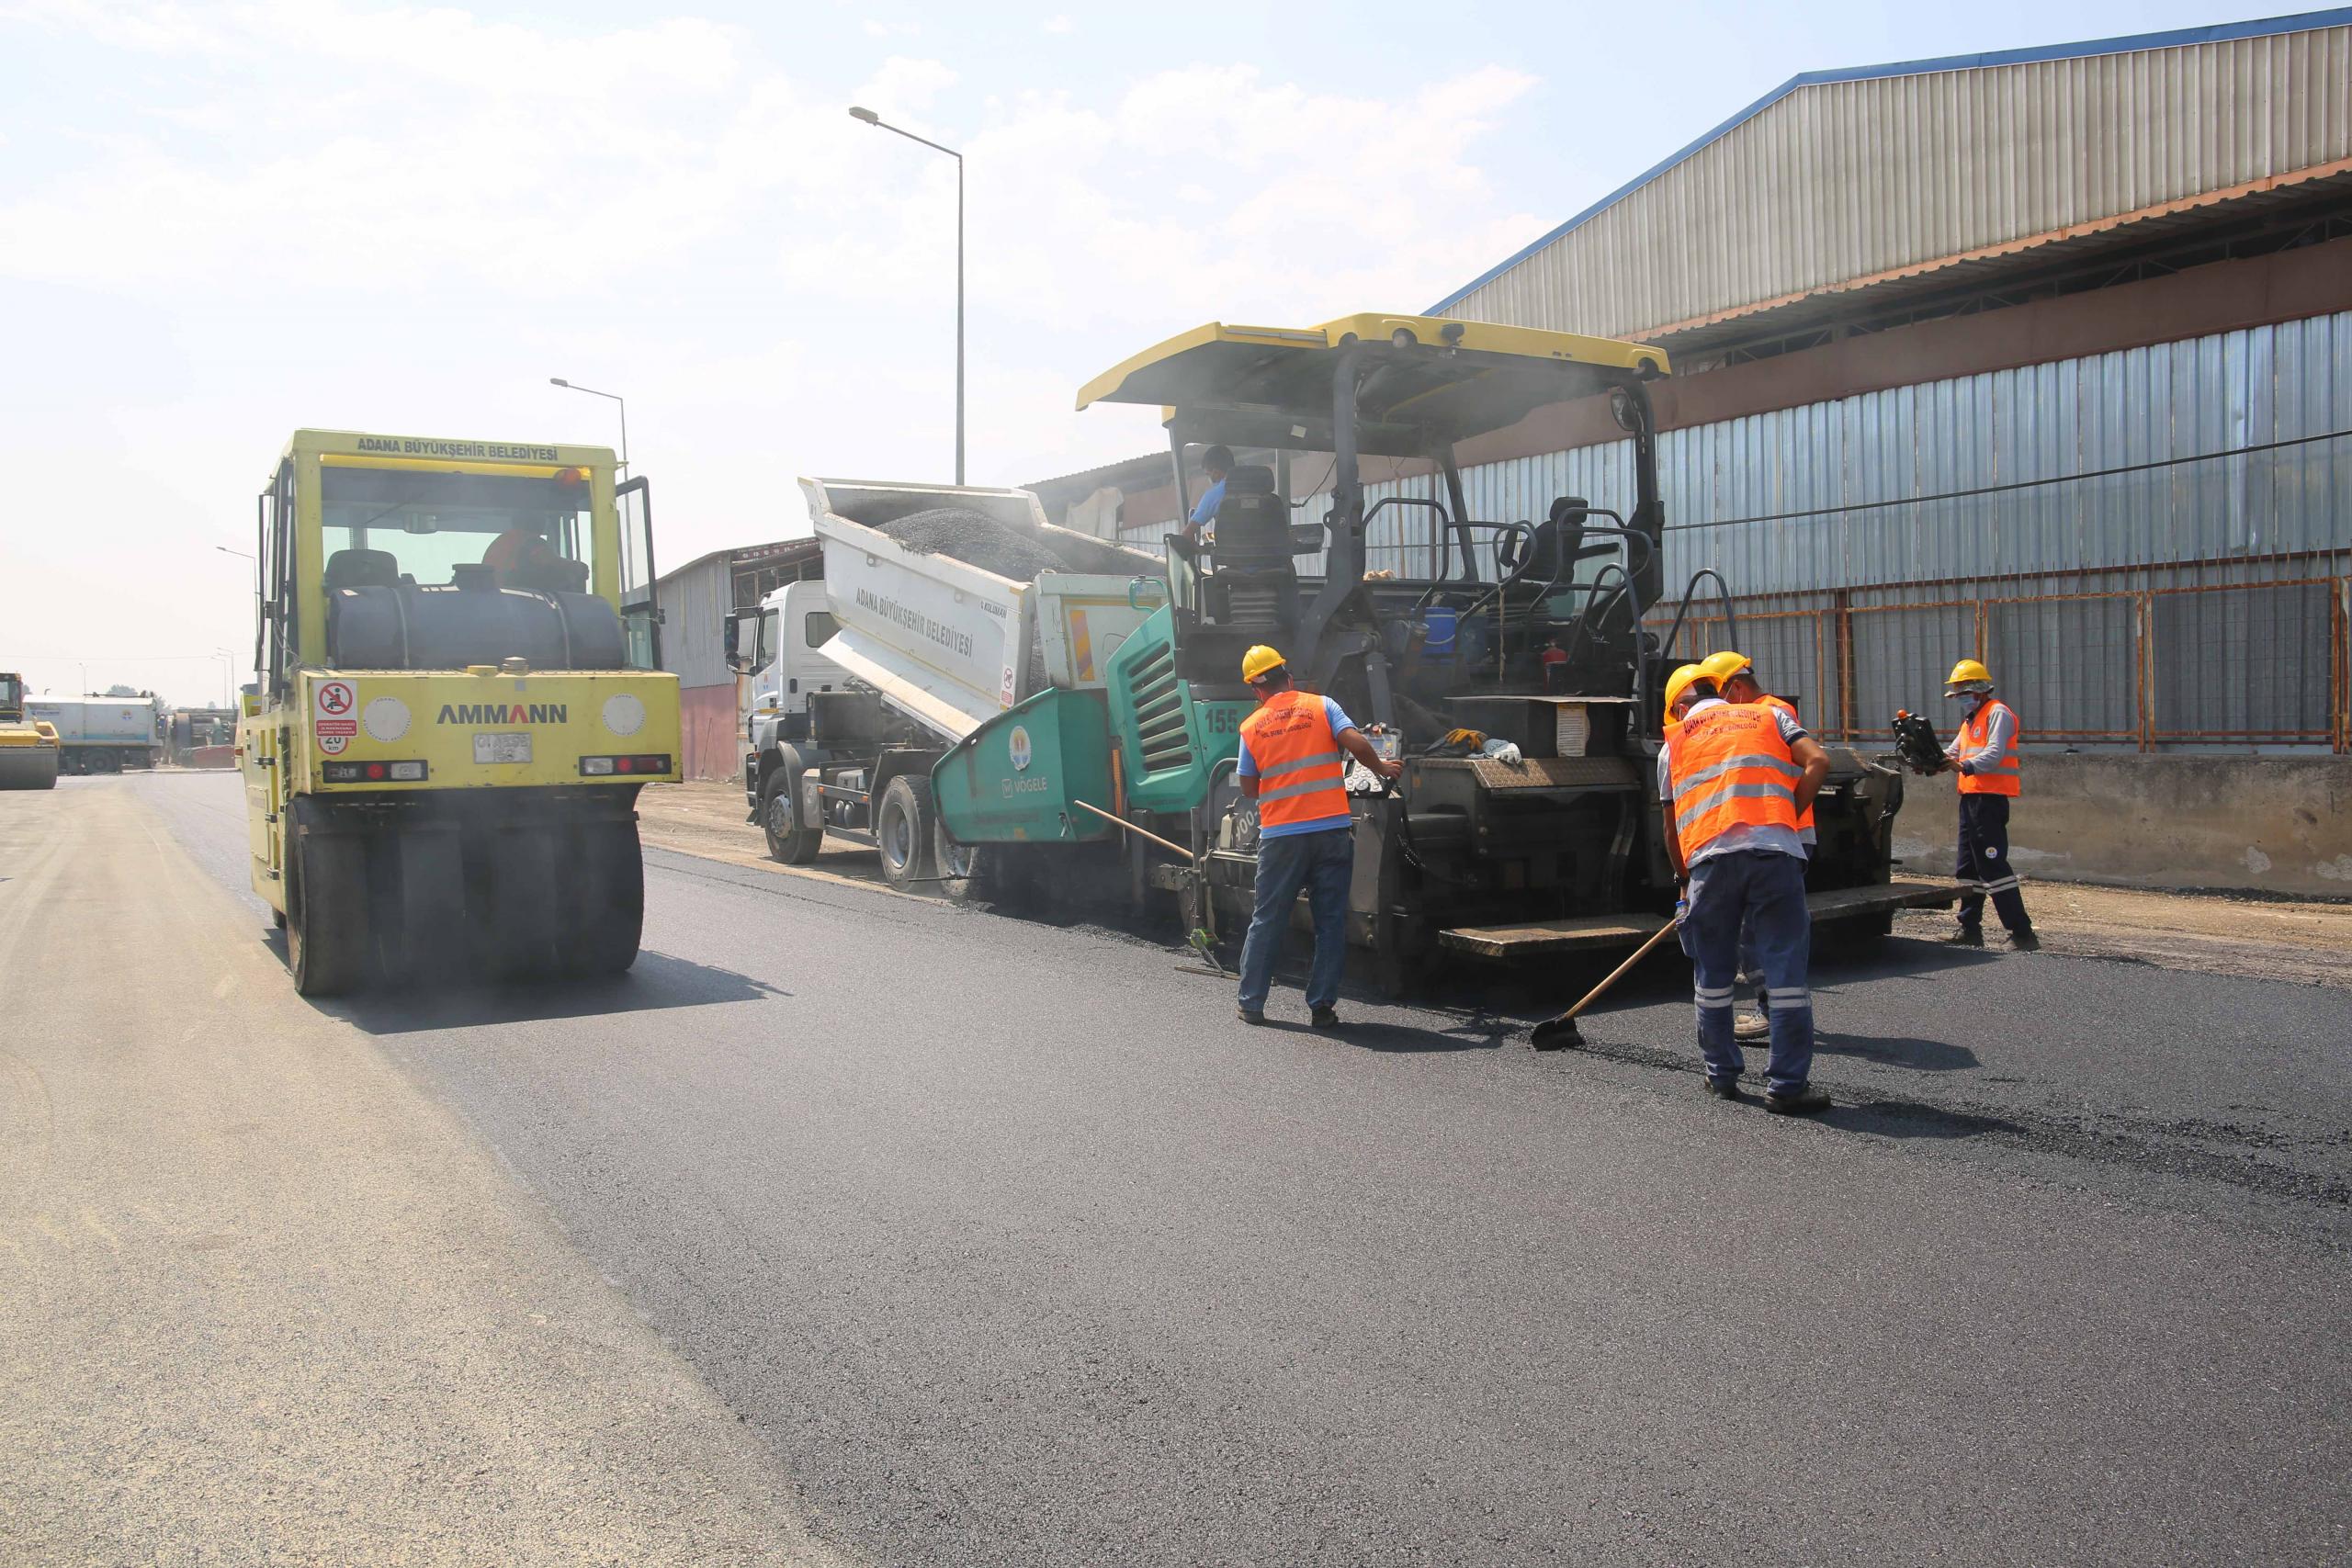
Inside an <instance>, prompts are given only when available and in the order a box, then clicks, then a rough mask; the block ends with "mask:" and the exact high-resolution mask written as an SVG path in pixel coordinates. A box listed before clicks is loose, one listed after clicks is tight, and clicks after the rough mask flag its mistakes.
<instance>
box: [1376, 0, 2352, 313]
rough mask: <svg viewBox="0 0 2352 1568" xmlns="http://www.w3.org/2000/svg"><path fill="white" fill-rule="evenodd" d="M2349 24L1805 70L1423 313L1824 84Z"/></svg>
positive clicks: (2297, 21) (2221, 30)
mask: <svg viewBox="0 0 2352 1568" xmlns="http://www.w3.org/2000/svg"><path fill="white" fill-rule="evenodd" d="M2348 24H2352V6H2338V7H2336V8H2335V9H2333V10H2327V11H2302V12H2298V13H2296V14H2294V15H2292V16H2286V17H2258V18H2256V20H2253V21H2246V22H2216V23H2213V24H2212V25H2211V26H2209V27H2202V28H2174V29H2173V30H2172V31H2170V32H2162V33H2134V34H2131V35H2130V36H2128V37H2123V38H2105V39H2088V40H2086V41H2085V42H2082V43H2055V44H2044V45H2042V46H2041V47H2040V48H2036V49H2002V50H1994V51H1990V52H1987V53H1984V54H1950V55H1946V56H1944V57H1943V58H1942V59H1940V60H1902V61H1896V62H1893V63H1891V64H1886V65H1857V66H1852V67H1849V68H1848V69H1846V70H1842V71H1806V72H1804V73H1800V74H1798V75H1794V76H1792V77H1790V78H1789V79H1788V80H1787V81H1785V82H1783V83H1781V85H1779V86H1777V87H1775V88H1773V89H1772V90H1771V91H1770V92H1769V93H1767V94H1765V95H1764V96H1762V97H1760V98H1758V99H1757V100H1756V101H1755V102H1754V103H1752V104H1750V105H1748V106H1747V107H1746V108H1744V109H1741V110H1740V111H1739V112H1738V113H1737V114H1736V115H1733V116H1732V117H1731V118H1729V119H1727V120H1725V121H1724V122H1723V123H1722V124H1721V125H1718V126H1716V127H1715V128H1714V129H1713V130H1710V131H1708V132H1707V133H1706V134H1705V135H1703V136H1702V137H1700V138H1699V139H1698V140H1697V141H1693V142H1691V144H1690V145H1689V146H1687V147H1685V148H1683V149H1682V150H1681V151H1679V152H1672V153H1669V154H1668V156H1666V157H1665V158H1664V159H1662V160H1660V161H1659V162H1657V163H1656V164H1651V165H1650V166H1649V167H1648V168H1646V169H1645V170H1643V171H1642V172H1641V173H1640V174H1638V175H1634V177H1633V178H1632V179H1630V180H1627V181H1626V182H1625V183H1624V184H1623V185H1622V186H1618V187H1617V188H1616V189H1615V190H1612V191H1611V192H1610V193H1609V194H1608V195H1607V196H1604V197H1601V198H1600V200H1599V201H1596V202H1594V203H1593V204H1592V205H1591V206H1590V207H1588V208H1586V209H1584V210H1583V211H1582V212H1579V213H1577V215H1576V216H1575V217H1574V218H1571V219H1569V220H1567V221H1566V222H1565V223H1563V224H1561V225H1560V226H1559V227H1558V228H1556V229H1555V230H1553V231H1551V232H1550V233H1548V234H1545V235H1544V237H1543V238H1541V239H1539V240H1535V241H1532V242H1531V243H1528V244H1527V245H1525V246H1523V247H1521V249H1520V250H1519V251H1517V252H1515V253H1514V254H1511V255H1510V256H1508V257H1506V258H1504V259H1503V260H1502V261H1499V262H1498V263H1496V264H1495V265H1493V266H1490V267H1488V268H1487V270H1486V271H1485V272H1482V273H1480V274H1479V275H1478V276H1476V277H1474V278H1472V279H1471V280H1470V281H1469V282H1467V283H1465V284H1464V285H1463V286H1462V287H1461V288H1457V289H1455V290H1454V291H1453V293H1451V294H1449V295H1447V296H1446V297H1445V298H1444V299H1441V300H1439V301H1438V302H1437V303H1436V304H1434V305H1432V306H1430V308H1429V309H1428V310H1424V311H1422V312H1421V314H1423V315H1425V316H1437V315H1442V314H1444V313H1445V312H1446V311H1447V310H1452V309H1453V307H1454V306H1456V305H1458V304H1460V303H1461V302H1462V301H1463V300H1464V299H1466V298H1467V297H1469V296H1470V295H1472V294H1475V293H1476V292H1477V291H1478V290H1479V289H1481V288H1485V287H1486V286H1487V284H1489V283H1492V282H1493V281H1494V280H1495V279H1496V278H1498V277H1500V276H1502V275H1503V274H1505V273H1507V272H1509V271H1510V269H1511V268H1513V267H1515V266H1517V265H1519V264H1520V263H1521V262H1523V261H1525V260H1526V259H1527V258H1528V257H1530V256H1532V255H1533V254H1535V253H1536V252H1538V251H1540V250H1543V249H1544V248H1545V247H1546V246H1548V245H1550V244H1552V243H1554V242H1555V241H1556V240H1558V239H1559V238H1560V237H1561V236H1562V235H1564V234H1568V233H1571V232H1573V231H1576V230H1577V229H1580V228H1582V227H1584V225H1585V224H1587V223H1589V222H1590V221H1591V220H1593V219H1594V218H1596V217H1598V216H1600V214H1601V213H1603V212H1605V211H1607V210H1608V209H1610V208H1611V207H1614V206H1615V205H1616V204H1617V203H1619V202H1620V201H1623V200H1624V199H1625V197H1629V196H1631V195H1633V194H1634V192H1635V191H1637V190H1639V189H1641V188H1642V186H1645V185H1647V184H1649V183H1650V182H1651V181H1652V180H1654V179H1656V178H1657V177H1658V175H1662V174H1664V173H1666V171H1667V170H1668V169H1670V168H1672V167H1674V166H1675V165H1676V164H1679V163H1681V162H1682V161H1683V160H1684V159H1686V158H1688V157H1690V156H1691V154H1692V153H1694V152H1698V151H1699V150H1700V149H1701V148H1702V147H1705V146H1706V145H1708V144H1709V143H1710V142H1713V141H1717V140H1718V139H1720V138H1722V137H1724V136H1726V135H1728V134H1730V133H1731V132H1732V131H1734V130H1738V129H1739V128H1740V127H1741V126H1742V125H1745V124H1746V123H1747V121H1749V120H1751V119H1754V118H1756V117H1757V116H1758V115H1759V114H1762V113H1763V112H1764V111H1765V110H1766V109H1769V108H1770V107H1772V106H1773V105H1774V104H1777V103H1779V102H1780V101H1781V99H1782V98H1785V97H1787V96H1789V95H1790V94H1791V93H1793V92H1796V91H1797V90H1799V89H1800V88H1804V87H1820V86H1827V85H1832V84H1835V83H1839V82H1869V81H1873V80H1876V79H1879V78H1881V77H1887V76H1924V75H1927V74H1928V73H1931V72H1937V71H1981V70H1984V69H1985V68H1986V67H1989V66H1996V65H2033V64H2038V63H2040V62H2043V61H2048V60H2082V59H2086V58H2088V57H2089V56H2092V55H2096V54H2130V53H2132V52H2134V51H2139V50H2143V49H2177V48H2179V47H2181V46H2182V45H2184V44H2199V43H2228V42H2230V41H2232V40H2233V39H2242V38H2268V37H2271V36H2274V35H2276V34H2278V33H2303V32H2316V31H2317V30H2319V29H2320V28H2336V27H2344V26H2346V25H2348Z"/></svg>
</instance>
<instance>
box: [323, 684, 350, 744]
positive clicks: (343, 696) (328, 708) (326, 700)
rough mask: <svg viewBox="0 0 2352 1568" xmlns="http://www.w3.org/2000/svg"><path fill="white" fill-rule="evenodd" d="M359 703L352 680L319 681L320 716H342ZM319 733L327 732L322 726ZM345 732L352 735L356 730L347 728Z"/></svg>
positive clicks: (326, 717)
mask: <svg viewBox="0 0 2352 1568" xmlns="http://www.w3.org/2000/svg"><path fill="white" fill-rule="evenodd" d="M358 705H359V694H358V693H357V692H356V691H354V690H353V689H352V685H351V682H348V681H322V682H319V694H318V706H319V717H320V718H322V719H330V718H342V717H344V716H345V715H347V714H349V713H350V712H351V711H352V710H353V709H354V708H356V707H357V706H358ZM319 733H320V734H322V735H323V734H325V733H326V730H325V728H323V727H322V728H321V729H320V731H319ZM344 733H345V735H350V734H354V733H356V731H353V730H345V731H344Z"/></svg>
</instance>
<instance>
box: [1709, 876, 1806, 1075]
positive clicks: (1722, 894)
mask: <svg viewBox="0 0 2352 1568" xmlns="http://www.w3.org/2000/svg"><path fill="white" fill-rule="evenodd" d="M1690 897H1691V912H1690V913H1689V914H1688V915H1686V916H1684V917H1683V920H1682V948H1683V951H1684V952H1686V953H1689V954H1690V955H1691V997H1692V998H1693V999H1694V1000H1696V1001H1697V1002H1698V1004H1699V1054H1700V1055H1702V1056H1703V1057H1705V1058H1706V1062H1707V1076H1708V1077H1711V1078H1736V1077H1739V1075H1740V1074H1741V1072H1742V1071H1744V1070H1745V1069H1746V1067H1747V1059H1746V1058H1745V1057H1743V1056H1742V1055H1740V1052H1739V1043H1738V1042H1737V1041H1736V1040H1734V1039H1733V1038H1732V1032H1731V1021H1732V998H1731V992H1732V983H1733V982H1734V981H1735V980H1736V979H1737V978H1738V976H1739V949H1740V940H1739V939H1740V928H1741V927H1742V926H1743V925H1745V924H1747V922H1748V920H1749V919H1750V917H1751V916H1752V917H1753V919H1754V922H1755V923H1754V933H1755V934H1754V942H1755V951H1756V963H1757V964H1758V966H1759V967H1761V968H1762V969H1763V971H1764V986H1765V995H1766V998H1767V999H1768V1001H1769V1003H1770V1007H1769V1010H1768V1016H1769V1017H1770V1020H1771V1023H1772V1060H1771V1064H1770V1066H1769V1067H1768V1068H1767V1069H1766V1074H1765V1077H1766V1080H1767V1081H1768V1082H1769V1083H1770V1086H1771V1089H1772V1092H1773V1093H1774V1094H1793V1093H1795V1092H1796V1091H1797V1090H1799V1089H1804V1087H1805V1080H1806V1079H1807V1078H1808V1077H1811V1076H1812V1074H1813V993H1812V991H1811V990H1809V989H1808V988H1807V987H1806V979H1805V970H1806V966H1807V964H1808V963H1809V962H1810V961H1811V959H1812V956H1813V917H1812V916H1811V915H1810V914H1809V913H1807V911H1806V909H1805V903H1804V861H1802V860H1799V859H1798V858H1797V857H1796V856H1794V855H1783V854H1771V853H1768V852H1764V851H1761V850H1735V851H1733V852H1731V853H1729V854H1722V855H1714V856H1712V857H1710V858H1709V859H1706V860H1702V861H1701V862H1700V863H1698V864H1696V865H1694V866H1692V867H1691V892H1690Z"/></svg>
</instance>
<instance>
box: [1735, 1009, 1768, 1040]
mask: <svg viewBox="0 0 2352 1568" xmlns="http://www.w3.org/2000/svg"><path fill="white" fill-rule="evenodd" d="M1731 1037H1732V1038H1733V1039H1734V1040H1770V1038H1771V1037H1772V1021H1771V1020H1770V1019H1769V1018H1767V1017H1765V1016H1764V1015H1763V1014H1762V1013H1760V1012H1744V1013H1741V1014H1740V1015H1739V1016H1738V1017H1737V1018H1735V1019H1733V1020H1732V1021H1731Z"/></svg>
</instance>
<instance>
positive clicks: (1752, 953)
mask: <svg viewBox="0 0 2352 1568" xmlns="http://www.w3.org/2000/svg"><path fill="white" fill-rule="evenodd" d="M1804 861H1805V864H1807V865H1811V864H1812V863H1813V846H1812V845H1811V844H1807V845H1806V846H1805V847H1804ZM1739 979H1740V984H1742V985H1745V986H1753V987H1756V1010H1757V1011H1758V1012H1760V1013H1764V1014H1767V1015H1768V1016H1769V1015H1770V1012H1771V1010H1772V998H1770V996H1767V995H1766V994H1765V991H1764V965H1763V964H1760V963H1758V961H1757V957H1756V910H1755V908H1754V906H1752V905H1751V906H1750V907H1749V908H1748V911H1747V919H1745V920H1742V921H1741V922H1740V925H1739Z"/></svg>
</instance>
